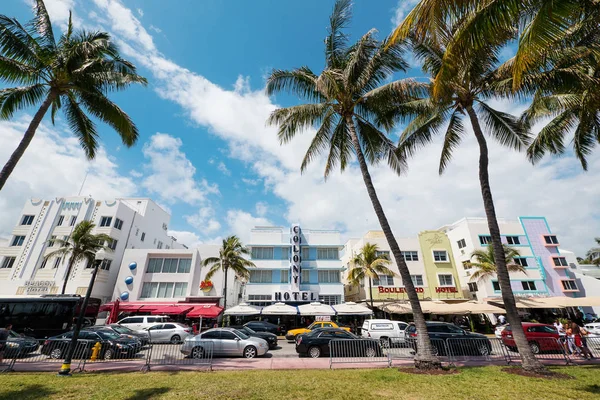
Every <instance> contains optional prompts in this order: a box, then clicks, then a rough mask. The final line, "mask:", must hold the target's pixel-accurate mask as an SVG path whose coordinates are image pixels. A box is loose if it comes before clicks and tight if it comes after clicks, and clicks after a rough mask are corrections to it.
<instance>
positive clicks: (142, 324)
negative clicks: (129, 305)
mask: <svg viewBox="0 0 600 400" xmlns="http://www.w3.org/2000/svg"><path fill="white" fill-rule="evenodd" d="M165 322H169V317H167V316H166V315H135V316H132V317H126V318H123V319H122V320H120V321H119V322H117V324H119V325H123V326H124V327H126V328H129V329H132V330H134V331H141V330H143V329H145V328H150V327H151V326H154V325H156V324H160V323H165Z"/></svg>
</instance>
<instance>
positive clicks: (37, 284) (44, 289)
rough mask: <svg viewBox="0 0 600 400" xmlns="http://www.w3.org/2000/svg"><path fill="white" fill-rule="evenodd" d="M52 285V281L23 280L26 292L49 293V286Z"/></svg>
mask: <svg viewBox="0 0 600 400" xmlns="http://www.w3.org/2000/svg"><path fill="white" fill-rule="evenodd" d="M53 286H54V281H25V288H26V290H27V294H44V293H50V288H52V287H53Z"/></svg>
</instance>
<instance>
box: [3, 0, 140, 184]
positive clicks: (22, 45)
mask: <svg viewBox="0 0 600 400" xmlns="http://www.w3.org/2000/svg"><path fill="white" fill-rule="evenodd" d="M35 6H36V7H35V18H34V19H33V21H31V22H30V23H29V24H28V26H27V27H23V26H22V25H21V24H20V23H19V21H17V20H16V19H14V18H9V17H7V16H5V15H0V80H4V81H5V83H6V84H10V85H12V84H17V85H18V86H17V87H11V88H6V89H2V90H0V119H9V118H11V117H12V116H13V115H14V113H15V112H16V111H19V110H22V109H25V108H27V107H30V106H34V105H38V104H39V108H38V110H37V112H36V113H35V115H34V117H33V119H32V120H31V123H30V124H29V127H28V128H27V130H26V131H25V134H24V135H23V138H22V139H21V142H20V143H19V145H18V146H17V148H16V150H15V151H14V152H13V153H12V155H11V156H10V158H9V159H8V161H7V162H6V164H5V165H4V168H2V171H0V190H1V189H2V187H3V186H4V184H5V183H6V180H7V179H8V177H9V176H10V174H11V173H12V171H13V170H14V168H15V167H16V165H17V163H18V162H19V159H20V158H21V157H22V156H23V154H24V153H25V150H26V149H27V146H29V143H31V140H32V139H33V136H34V135H35V132H36V129H37V128H38V126H39V125H40V123H41V121H42V119H43V118H44V116H45V115H46V112H47V111H48V110H49V109H50V108H51V118H52V123H54V118H55V115H56V112H57V111H58V110H59V109H60V108H63V110H64V113H65V116H66V119H67V121H68V123H69V127H70V128H71V131H72V132H73V133H74V134H75V136H77V138H78V139H79V143H80V144H81V147H82V148H83V150H84V151H85V153H86V155H87V157H88V158H89V159H93V158H94V156H95V154H96V149H97V147H98V133H97V131H96V127H95V124H94V122H93V121H92V120H91V119H90V117H88V115H86V113H85V112H84V110H83V109H82V106H83V108H84V109H85V110H86V111H87V112H88V113H89V114H91V115H92V116H93V117H95V118H97V119H99V120H101V121H104V122H105V123H107V124H108V125H110V126H111V127H112V128H113V129H114V130H116V131H117V133H118V134H119V135H120V136H121V140H122V141H123V144H125V145H126V146H133V145H134V144H135V142H136V140H137V138H138V130H137V128H136V126H135V124H134V123H133V122H132V121H131V119H130V118H129V116H128V115H127V114H126V113H125V112H124V111H123V110H121V108H119V106H117V105H116V104H115V103H113V102H112V101H111V100H109V99H108V98H107V97H106V96H107V94H108V93H109V92H112V91H119V90H123V89H125V88H127V87H128V86H129V85H131V84H132V83H141V84H144V85H145V84H146V79H144V78H143V77H141V76H139V75H137V74H136V69H135V66H134V65H133V64H131V63H130V62H129V61H126V60H124V59H123V58H121V56H120V55H119V51H118V49H117V47H116V46H115V44H114V43H113V42H112V41H111V38H110V35H109V34H108V33H106V32H86V31H73V25H72V23H71V17H69V23H68V26H67V31H66V32H64V33H63V35H62V36H61V37H60V38H59V39H58V41H57V40H56V39H55V37H54V32H53V30H52V24H51V22H50V18H49V16H48V12H47V11H46V7H45V5H44V2H43V1H42V0H36V2H35Z"/></svg>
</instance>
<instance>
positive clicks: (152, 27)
mask: <svg viewBox="0 0 600 400" xmlns="http://www.w3.org/2000/svg"><path fill="white" fill-rule="evenodd" d="M148 29H150V30H151V31H154V32H156V33H161V32H162V29H160V28H157V27H156V26H154V25H150V27H149V28H148Z"/></svg>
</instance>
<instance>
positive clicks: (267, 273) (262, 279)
mask: <svg viewBox="0 0 600 400" xmlns="http://www.w3.org/2000/svg"><path fill="white" fill-rule="evenodd" d="M272 281H273V271H271V270H269V269H259V270H250V283H271V282H272Z"/></svg>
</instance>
